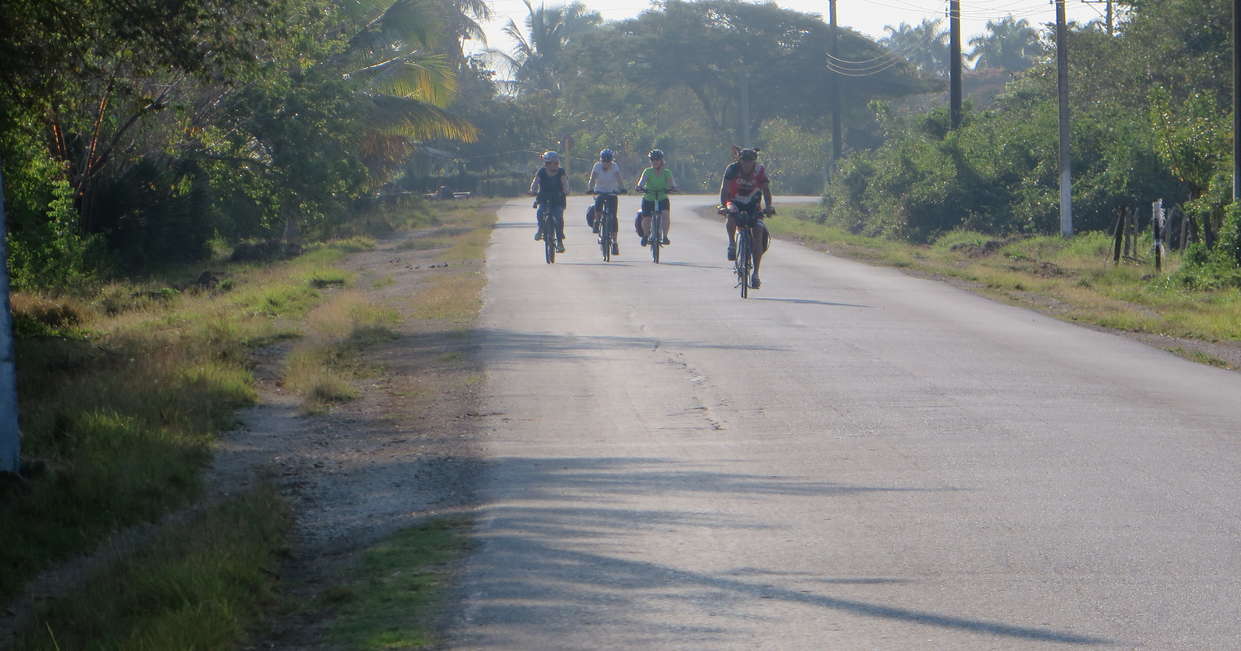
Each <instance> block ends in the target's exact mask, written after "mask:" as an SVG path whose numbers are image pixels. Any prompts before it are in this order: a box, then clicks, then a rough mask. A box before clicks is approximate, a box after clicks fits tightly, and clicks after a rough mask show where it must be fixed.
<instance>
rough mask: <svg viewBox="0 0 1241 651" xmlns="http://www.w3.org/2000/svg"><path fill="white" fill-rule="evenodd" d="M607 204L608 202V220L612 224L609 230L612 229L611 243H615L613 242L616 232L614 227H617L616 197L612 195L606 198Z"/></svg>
mask: <svg viewBox="0 0 1241 651" xmlns="http://www.w3.org/2000/svg"><path fill="white" fill-rule="evenodd" d="M607 202H608V220H609V221H611V222H612V224H611V228H612V241H613V242H615V241H616V231H617V228H616V227H617V220H616V203H617V197H616V195H612V196H610V197H608V198H607Z"/></svg>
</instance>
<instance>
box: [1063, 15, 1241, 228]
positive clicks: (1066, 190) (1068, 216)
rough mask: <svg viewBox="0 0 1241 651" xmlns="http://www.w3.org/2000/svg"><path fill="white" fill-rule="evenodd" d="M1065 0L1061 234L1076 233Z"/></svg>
mask: <svg viewBox="0 0 1241 651" xmlns="http://www.w3.org/2000/svg"><path fill="white" fill-rule="evenodd" d="M1234 1H1235V2H1241V0H1234ZM1067 37H1068V29H1067V28H1066V27H1065V19H1064V0H1056V90H1057V94H1058V95H1059V96H1060V235H1062V236H1064V237H1069V236H1070V235H1072V234H1073V171H1072V166H1071V164H1070V163H1071V159H1070V158H1069V44H1068V42H1067V40H1066V39H1067Z"/></svg>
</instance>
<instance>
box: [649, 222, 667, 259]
mask: <svg viewBox="0 0 1241 651" xmlns="http://www.w3.org/2000/svg"><path fill="white" fill-rule="evenodd" d="M663 226H664V225H663V224H661V223H659V214H658V213H656V214H655V215H654V216H653V217H651V233H650V242H651V260H653V261H654V262H655V264H659V245H660V244H662V242H661V241H660V238H661V237H662V235H661V233H663Z"/></svg>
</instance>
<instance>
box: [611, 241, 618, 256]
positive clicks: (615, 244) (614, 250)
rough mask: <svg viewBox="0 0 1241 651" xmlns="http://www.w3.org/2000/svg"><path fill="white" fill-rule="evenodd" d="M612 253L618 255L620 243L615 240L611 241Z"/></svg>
mask: <svg viewBox="0 0 1241 651" xmlns="http://www.w3.org/2000/svg"><path fill="white" fill-rule="evenodd" d="M612 255H620V245H618V244H617V243H616V242H612Z"/></svg>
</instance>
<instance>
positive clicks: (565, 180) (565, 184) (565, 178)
mask: <svg viewBox="0 0 1241 651" xmlns="http://www.w3.org/2000/svg"><path fill="white" fill-rule="evenodd" d="M560 189H561V190H564V196H566V197H567V196H569V175H568V174H561V175H560Z"/></svg>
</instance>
